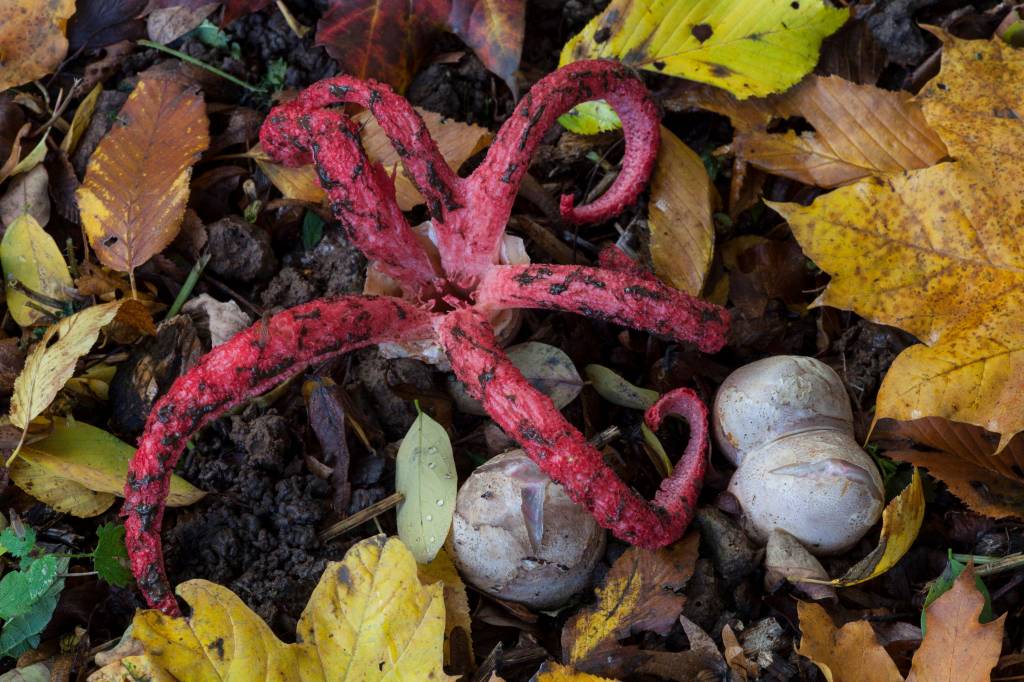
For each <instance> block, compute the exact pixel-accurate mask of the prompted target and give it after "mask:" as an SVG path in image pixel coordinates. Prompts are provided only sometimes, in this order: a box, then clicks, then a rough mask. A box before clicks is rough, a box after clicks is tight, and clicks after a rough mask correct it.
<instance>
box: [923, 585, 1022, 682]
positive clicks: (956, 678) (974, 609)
mask: <svg viewBox="0 0 1024 682" xmlns="http://www.w3.org/2000/svg"><path fill="white" fill-rule="evenodd" d="M984 607H985V597H984V596H982V594H981V593H980V592H979V591H978V588H977V586H976V585H975V584H974V567H973V566H968V567H967V568H965V569H964V571H963V573H961V574H960V575H959V576H958V577H957V579H956V582H954V583H953V587H952V589H950V590H949V592H946V593H945V594H943V595H942V596H941V597H939V598H938V599H936V600H935V601H934V602H933V603H932V605H931V606H929V607H928V608H927V609H926V610H925V614H926V615H927V617H928V631H927V632H926V633H925V636H924V641H923V642H921V646H920V647H919V648H918V650H917V651H916V652H915V653H914V661H913V663H912V665H911V667H910V675H908V676H907V682H988V681H989V680H990V679H991V675H992V669H993V668H994V667H995V666H996V663H997V662H998V661H999V652H1000V651H1001V650H1002V648H1003V626H1004V625H1005V621H1006V614H1003V615H1002V616H1000V617H999V618H998V619H996V620H994V621H992V622H991V623H985V624H982V623H979V622H978V619H979V618H980V616H981V611H982V609H983V608H984Z"/></svg>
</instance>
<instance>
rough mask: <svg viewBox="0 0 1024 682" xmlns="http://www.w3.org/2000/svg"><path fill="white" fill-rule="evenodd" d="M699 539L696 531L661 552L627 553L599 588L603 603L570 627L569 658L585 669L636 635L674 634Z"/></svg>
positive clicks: (565, 642)
mask: <svg viewBox="0 0 1024 682" xmlns="http://www.w3.org/2000/svg"><path fill="white" fill-rule="evenodd" d="M699 539H700V536H699V534H697V533H691V534H689V535H688V536H686V537H685V538H683V539H682V540H680V541H679V542H677V543H676V544H674V545H672V546H670V547H666V548H664V549H660V550H657V551H650V550H645V549H639V548H637V547H630V548H629V549H627V550H626V551H625V553H623V554H622V556H620V557H619V558H618V559H617V560H616V561H615V563H614V564H613V565H612V567H611V570H610V571H609V572H608V576H607V577H606V578H605V581H604V584H603V585H602V586H601V587H599V588H598V589H597V603H596V604H595V605H593V606H590V607H587V608H585V609H583V610H581V611H580V612H579V613H577V614H576V615H575V616H573V617H572V618H571V619H569V621H568V622H567V623H566V624H565V627H564V629H563V630H562V649H563V652H564V653H563V657H564V660H565V661H566V662H567V663H570V664H573V665H576V666H577V667H585V666H586V663H587V662H588V660H590V659H597V658H599V657H601V656H602V655H603V654H602V652H604V651H605V650H608V649H614V648H615V647H617V646H618V640H620V639H622V638H625V637H628V636H629V635H631V634H634V633H637V632H642V631H651V632H657V633H659V634H665V633H666V632H668V630H669V628H671V627H672V625H673V623H675V622H676V620H677V619H678V618H679V614H680V613H681V612H682V610H683V603H684V602H685V601H686V597H684V596H683V595H680V594H676V591H677V590H680V589H682V588H683V586H685V585H686V583H687V581H689V579H690V576H692V575H693V570H694V563H695V562H696V560H697V545H698V543H699ZM581 664H582V665H581Z"/></svg>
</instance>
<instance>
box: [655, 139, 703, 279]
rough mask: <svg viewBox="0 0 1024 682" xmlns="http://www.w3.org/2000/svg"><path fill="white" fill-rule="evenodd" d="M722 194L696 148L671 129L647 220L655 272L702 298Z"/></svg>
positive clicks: (660, 153)
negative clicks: (715, 210)
mask: <svg viewBox="0 0 1024 682" xmlns="http://www.w3.org/2000/svg"><path fill="white" fill-rule="evenodd" d="M716 203H717V194H716V192H715V188H714V185H712V184H711V178H709V177H708V172H707V170H705V168H704V162H703V161H701V160H700V157H699V156H697V154H696V152H694V151H693V150H692V149H690V148H689V147H687V146H686V144H685V143H684V142H683V141H682V140H680V139H679V138H678V137H676V136H675V135H673V134H672V133H671V132H669V130H668V129H667V128H665V127H664V126H662V128H661V149H660V150H659V151H658V160H657V163H656V164H655V166H654V175H653V177H652V178H651V200H650V202H649V203H648V205H647V223H648V225H649V226H650V230H651V246H650V248H651V261H652V262H653V264H654V272H655V274H657V275H658V277H660V278H661V279H662V280H664V281H665V282H666V283H667V284H671V285H672V286H674V287H675V288H676V289H680V290H682V291H685V292H686V293H688V294H693V295H694V296H697V295H699V294H700V290H701V289H702V288H703V287H704V278H705V277H707V274H708V269H709V268H710V267H711V255H712V252H713V251H714V248H715V226H714V222H713V221H712V219H711V212H712V210H713V208H714V205H715V204H716Z"/></svg>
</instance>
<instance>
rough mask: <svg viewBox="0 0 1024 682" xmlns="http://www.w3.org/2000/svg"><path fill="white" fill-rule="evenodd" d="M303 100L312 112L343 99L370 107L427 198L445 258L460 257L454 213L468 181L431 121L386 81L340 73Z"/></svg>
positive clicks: (316, 86)
mask: <svg viewBox="0 0 1024 682" xmlns="http://www.w3.org/2000/svg"><path fill="white" fill-rule="evenodd" d="M298 102H299V103H300V106H302V107H303V108H304V109H306V110H307V111H308V110H312V109H320V108H324V107H329V106H331V105H335V104H344V103H353V104H358V105H359V106H362V107H364V108H366V109H368V110H369V111H370V113H371V114H373V117H374V118H376V119H377V123H379V124H380V127H381V129H382V130H383V131H384V134H385V135H387V136H388V139H389V140H390V141H391V146H393V147H394V148H395V152H396V153H397V154H398V156H399V157H400V158H401V159H402V166H403V167H404V168H405V171H406V173H408V174H409V178H410V179H411V180H412V182H413V184H415V185H416V189H418V190H419V191H420V194H422V195H423V197H424V198H425V199H426V200H427V202H426V203H427V209H428V210H429V211H430V216H431V218H432V219H433V221H434V230H435V231H436V233H437V237H438V250H439V251H440V252H441V260H442V262H443V263H444V264H445V265H448V264H451V263H457V262H458V261H459V260H460V257H461V256H460V254H461V253H462V244H463V243H464V241H465V237H464V236H463V235H461V234H458V233H457V229H458V226H457V225H456V224H455V223H454V222H453V221H452V220H451V218H450V217H449V216H450V215H451V214H452V212H453V211H458V210H459V209H461V208H462V207H463V206H464V205H465V200H464V199H463V196H462V192H463V188H462V184H463V180H462V179H461V178H459V176H458V175H456V174H455V171H453V170H452V169H451V167H450V166H449V165H448V163H447V162H446V161H445V160H444V156H443V155H442V154H441V152H440V150H439V149H438V148H437V143H436V142H434V138H433V137H431V135H430V131H429V130H428V129H427V124H426V123H424V122H423V118H422V117H421V116H420V115H419V114H418V113H417V112H416V110H415V109H414V108H413V107H412V105H411V104H409V101H408V100H406V99H405V98H404V97H402V96H401V95H398V94H396V93H395V91H394V90H392V89H391V87H390V86H388V85H385V84H384V83H378V82H377V81H374V80H366V81H362V80H358V79H356V78H352V77H350V76H337V77H335V78H326V79H324V80H322V81H319V82H317V83H314V84H313V85H311V86H309V87H308V88H307V89H306V90H304V91H303V92H302V94H300V95H299V97H298Z"/></svg>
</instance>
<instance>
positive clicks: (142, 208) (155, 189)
mask: <svg viewBox="0 0 1024 682" xmlns="http://www.w3.org/2000/svg"><path fill="white" fill-rule="evenodd" d="M118 121H119V124H118V125H115V126H114V128H113V129H112V130H111V131H110V133H108V134H107V136H106V137H104V138H103V139H102V140H101V141H100V144H99V146H98V147H96V151H94V152H93V154H92V156H91V157H89V165H88V167H87V169H86V172H85V182H83V183H82V186H81V187H80V188H79V190H78V193H77V196H78V205H79V208H80V209H81V213H82V224H83V226H84V227H85V232H86V234H87V235H88V237H89V243H90V244H91V245H92V247H93V249H95V251H96V255H97V256H98V257H99V259H100V261H101V262H102V263H103V264H104V265H106V266H107V267H110V268H114V269H115V270H119V271H121V272H128V273H132V272H133V271H134V269H135V268H136V267H138V266H140V265H142V264H143V263H145V262H146V261H147V260H149V259H150V258H151V257H152V256H154V255H155V254H157V253H159V252H160V251H162V250H163V249H164V247H166V246H167V245H168V244H170V243H171V241H172V240H173V239H174V237H175V235H176V234H177V233H178V229H179V228H180V227H181V220H182V218H183V216H184V214H185V202H186V200H187V199H188V182H189V178H190V177H191V174H192V165H193V164H194V163H195V162H196V161H197V160H198V159H199V155H200V154H201V153H202V151H203V150H204V149H206V147H207V145H208V144H209V135H208V133H207V121H206V112H205V107H204V105H203V99H202V97H201V96H200V95H199V94H198V93H197V92H196V91H195V90H194V89H192V88H190V87H187V86H186V85H185V84H184V83H182V82H180V81H178V80H176V79H174V78H170V77H164V78H154V77H150V78H144V79H142V80H140V81H139V83H138V85H136V86H135V89H134V90H133V91H132V94H131V95H129V96H128V101H127V102H125V104H124V107H122V109H121V112H120V113H119V114H118Z"/></svg>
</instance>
